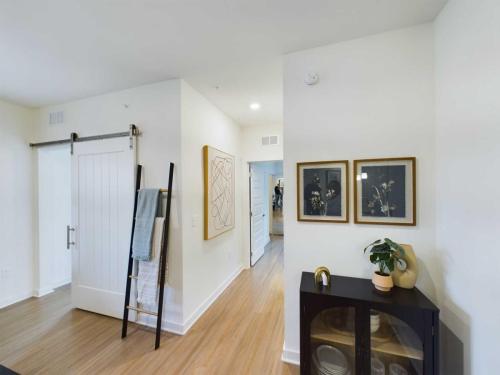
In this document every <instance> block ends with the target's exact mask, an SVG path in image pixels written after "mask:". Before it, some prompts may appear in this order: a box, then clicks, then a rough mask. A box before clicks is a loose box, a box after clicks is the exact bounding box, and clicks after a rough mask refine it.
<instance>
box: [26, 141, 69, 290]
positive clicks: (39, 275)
mask: <svg viewBox="0 0 500 375" xmlns="http://www.w3.org/2000/svg"><path fill="white" fill-rule="evenodd" d="M51 151H60V152H61V153H63V152H64V153H67V156H68V160H67V162H68V166H67V167H68V169H69V175H68V176H66V177H67V178H68V181H67V182H68V184H67V185H66V187H67V188H68V189H69V192H68V193H69V197H68V202H66V203H67V205H68V211H69V214H68V217H67V218H66V220H65V225H69V224H70V223H71V220H72V217H71V205H72V199H71V184H70V182H71V181H70V180H71V153H70V151H71V150H70V146H69V145H68V144H60V145H59V144H55V145H51V146H49V147H46V148H40V149H38V150H37V153H36V166H37V170H36V179H37V182H36V204H37V211H38V213H37V216H36V235H37V238H38V241H37V242H38V243H37V247H36V261H35V269H36V280H35V288H34V295H35V296H36V297H43V296H45V295H47V294H50V293H52V292H54V290H55V289H57V288H59V287H62V286H64V285H68V284H70V283H71V281H72V272H73V270H72V260H71V253H69V251H70V250H67V251H68V254H69V255H70V262H69V264H68V270H69V279H65V280H58V282H57V283H54V280H45V278H44V277H43V275H44V274H45V272H47V271H49V272H50V270H47V269H45V270H42V268H44V267H45V266H46V264H45V263H46V260H45V259H44V257H46V256H48V254H43V252H42V248H41V246H42V244H41V240H40V238H41V236H40V229H41V220H40V214H41V209H40V204H41V194H40V193H41V192H40V162H41V154H42V153H47V152H51ZM64 229H65V227H61V228H60V230H61V232H60V234H61V238H62V239H64V238H65V236H66V233H65V232H64ZM44 264H45V265H44ZM42 279H43V280H42Z"/></svg>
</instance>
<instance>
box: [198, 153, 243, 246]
mask: <svg viewBox="0 0 500 375" xmlns="http://www.w3.org/2000/svg"><path fill="white" fill-rule="evenodd" d="M203 167H204V168H203V169H204V170H203V174H204V178H203V180H204V192H205V194H204V239H205V240H209V239H211V238H214V237H217V236H219V235H221V234H222V233H224V232H227V231H228V230H231V229H233V228H234V215H235V197H234V189H235V185H234V183H235V181H234V178H235V177H234V167H235V166H234V156H233V155H230V154H227V153H225V152H223V151H220V150H217V149H216V148H213V147H210V146H204V147H203Z"/></svg>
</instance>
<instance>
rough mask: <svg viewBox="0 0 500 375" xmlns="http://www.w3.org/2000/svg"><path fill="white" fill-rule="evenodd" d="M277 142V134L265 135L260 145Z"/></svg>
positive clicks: (269, 144)
mask: <svg viewBox="0 0 500 375" xmlns="http://www.w3.org/2000/svg"><path fill="white" fill-rule="evenodd" d="M277 144H278V136H277V135H266V136H265V137H262V146H271V145H277Z"/></svg>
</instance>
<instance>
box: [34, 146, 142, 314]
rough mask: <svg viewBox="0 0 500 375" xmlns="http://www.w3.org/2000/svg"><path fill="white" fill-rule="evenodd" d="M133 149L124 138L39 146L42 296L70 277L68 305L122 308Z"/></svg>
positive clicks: (111, 311) (94, 309)
mask: <svg viewBox="0 0 500 375" xmlns="http://www.w3.org/2000/svg"><path fill="white" fill-rule="evenodd" d="M135 150H136V147H135V140H134V143H133V144H132V147H131V143H130V140H129V138H126V137H122V138H107V139H100V140H91V141H86V142H78V143H74V144H73V153H72V154H71V152H70V147H68V146H64V147H59V148H56V147H53V146H51V147H46V148H41V149H39V154H38V155H39V160H38V161H39V169H38V172H39V176H38V179H39V186H38V189H39V191H38V204H39V226H38V227H39V238H40V246H39V261H38V268H39V272H38V273H39V281H40V283H39V285H40V288H39V291H40V292H39V294H40V295H43V294H47V293H50V292H51V291H52V290H53V289H54V288H55V287H57V286H60V284H61V283H63V284H67V283H69V282H71V299H72V304H73V307H76V308H80V309H83V310H88V311H92V312H96V313H99V314H103V315H108V316H113V317H117V318H120V317H121V315H122V314H123V298H124V295H125V286H126V277H127V276H126V272H127V264H128V255H129V244H130V231H131V225H132V213H133V206H134V175H135V166H136V158H135ZM59 274H60V275H59ZM56 279H57V280H59V279H61V280H63V281H61V282H59V281H58V282H56Z"/></svg>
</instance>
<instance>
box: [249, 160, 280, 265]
mask: <svg viewBox="0 0 500 375" xmlns="http://www.w3.org/2000/svg"><path fill="white" fill-rule="evenodd" d="M249 176H250V179H249V198H250V266H252V267H253V266H254V265H255V264H256V263H257V262H258V261H259V259H261V258H262V257H263V256H264V254H265V249H266V246H267V245H268V244H269V243H270V241H271V238H272V237H271V236H272V235H275V234H276V235H283V193H284V180H283V161H281V160H279V161H261V162H251V163H249ZM280 223H281V225H280Z"/></svg>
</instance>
